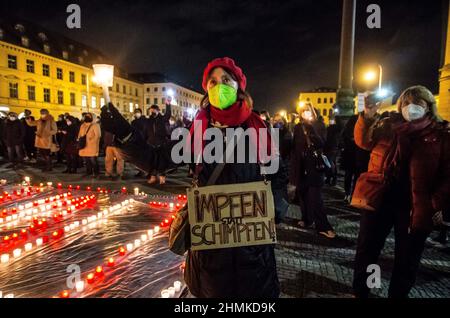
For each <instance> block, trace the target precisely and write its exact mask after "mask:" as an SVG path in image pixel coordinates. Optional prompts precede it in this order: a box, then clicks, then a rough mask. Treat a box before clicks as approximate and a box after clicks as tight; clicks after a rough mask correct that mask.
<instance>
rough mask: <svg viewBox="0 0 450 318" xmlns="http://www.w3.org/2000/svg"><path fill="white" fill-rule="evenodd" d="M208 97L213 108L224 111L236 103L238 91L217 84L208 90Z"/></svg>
mask: <svg viewBox="0 0 450 318" xmlns="http://www.w3.org/2000/svg"><path fill="white" fill-rule="evenodd" d="M208 96H209V102H210V103H211V105H212V106H214V107H216V108H219V109H221V110H224V109H227V108H228V107H230V106H232V105H233V104H234V103H236V101H237V90H236V89H235V88H234V87H231V86H228V85H225V84H217V85H216V86H214V87H213V88H211V89H209V90H208Z"/></svg>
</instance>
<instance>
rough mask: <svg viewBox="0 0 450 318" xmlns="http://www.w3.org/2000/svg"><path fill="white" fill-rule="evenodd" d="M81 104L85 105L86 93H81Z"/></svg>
mask: <svg viewBox="0 0 450 318" xmlns="http://www.w3.org/2000/svg"><path fill="white" fill-rule="evenodd" d="M81 106H82V107H87V96H86V95H81Z"/></svg>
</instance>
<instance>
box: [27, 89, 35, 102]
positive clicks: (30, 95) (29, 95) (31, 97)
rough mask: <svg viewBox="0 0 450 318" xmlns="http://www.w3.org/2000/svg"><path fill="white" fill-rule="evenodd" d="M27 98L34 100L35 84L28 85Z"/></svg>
mask: <svg viewBox="0 0 450 318" xmlns="http://www.w3.org/2000/svg"><path fill="white" fill-rule="evenodd" d="M28 100H36V86H28Z"/></svg>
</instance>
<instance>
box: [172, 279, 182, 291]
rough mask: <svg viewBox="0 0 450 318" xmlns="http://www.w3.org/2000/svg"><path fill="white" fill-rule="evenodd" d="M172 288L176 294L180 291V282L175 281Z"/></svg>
mask: <svg viewBox="0 0 450 318" xmlns="http://www.w3.org/2000/svg"><path fill="white" fill-rule="evenodd" d="M173 287H174V288H175V291H176V292H177V293H178V292H179V291H180V290H181V282H180V281H178V280H177V281H176V282H174V283H173Z"/></svg>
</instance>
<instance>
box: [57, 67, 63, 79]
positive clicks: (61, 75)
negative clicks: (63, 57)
mask: <svg viewBox="0 0 450 318" xmlns="http://www.w3.org/2000/svg"><path fill="white" fill-rule="evenodd" d="M56 77H57V78H58V79H59V80H62V79H63V70H62V68H57V69H56Z"/></svg>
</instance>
